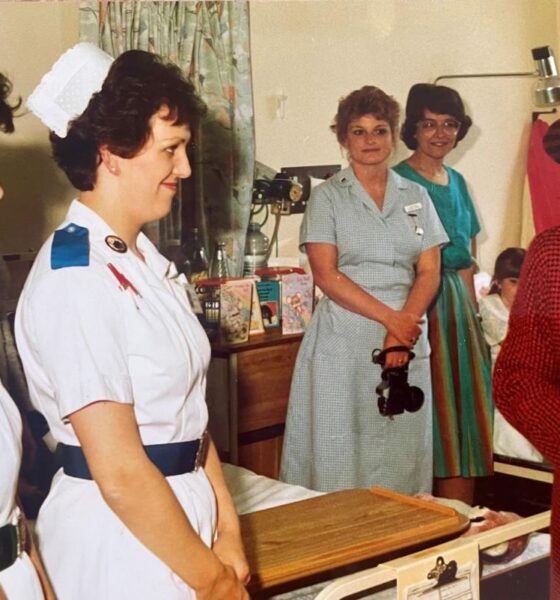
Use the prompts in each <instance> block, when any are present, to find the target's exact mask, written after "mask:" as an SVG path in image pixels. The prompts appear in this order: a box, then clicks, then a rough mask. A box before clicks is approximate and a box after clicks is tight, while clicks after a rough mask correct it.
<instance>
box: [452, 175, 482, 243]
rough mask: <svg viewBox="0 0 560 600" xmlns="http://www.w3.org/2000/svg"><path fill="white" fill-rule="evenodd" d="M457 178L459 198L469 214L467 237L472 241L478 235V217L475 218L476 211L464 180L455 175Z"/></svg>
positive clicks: (460, 176)
mask: <svg viewBox="0 0 560 600" xmlns="http://www.w3.org/2000/svg"><path fill="white" fill-rule="evenodd" d="M457 176H458V178H459V187H460V189H461V197H462V198H463V201H464V204H465V209H466V211H467V212H468V213H469V217H470V232H469V237H470V239H472V238H473V237H475V236H476V235H478V234H479V233H480V221H479V220H478V216H477V214H476V210H475V208H474V202H473V199H472V198H471V195H470V192H469V189H468V187H467V182H466V181H465V178H464V177H463V176H462V175H461V174H460V173H457Z"/></svg>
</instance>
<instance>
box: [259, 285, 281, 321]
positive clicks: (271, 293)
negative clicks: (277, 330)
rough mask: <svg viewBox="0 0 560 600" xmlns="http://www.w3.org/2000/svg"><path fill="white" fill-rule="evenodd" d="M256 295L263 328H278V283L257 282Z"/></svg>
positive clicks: (279, 306)
mask: <svg viewBox="0 0 560 600" xmlns="http://www.w3.org/2000/svg"><path fill="white" fill-rule="evenodd" d="M257 294H258V296H259V304H260V308H261V314H262V321H263V325H264V328H265V329H271V328H273V327H280V308H281V304H280V282H279V281H277V280H269V281H257Z"/></svg>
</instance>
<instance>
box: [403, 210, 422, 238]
mask: <svg viewBox="0 0 560 600" xmlns="http://www.w3.org/2000/svg"><path fill="white" fill-rule="evenodd" d="M420 210H422V202H415V203H414V204H407V205H406V206H405V207H404V212H405V213H406V214H407V215H408V216H409V217H410V218H411V219H413V221H414V233H415V234H416V235H419V236H422V235H424V230H423V229H422V227H420V225H418V221H417V216H418V211H420Z"/></svg>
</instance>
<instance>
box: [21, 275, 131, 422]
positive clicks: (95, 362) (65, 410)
mask: <svg viewBox="0 0 560 600" xmlns="http://www.w3.org/2000/svg"><path fill="white" fill-rule="evenodd" d="M18 310H19V311H21V315H20V332H19V333H20V335H21V336H22V337H24V338H25V342H26V345H27V346H28V347H29V348H31V349H32V350H33V352H34V354H35V359H36V362H37V364H38V365H40V368H41V369H42V370H43V372H44V376H45V377H46V379H47V381H48V385H50V386H51V387H52V391H53V393H54V396H55V400H56V403H57V406H58V410H59V416H60V418H61V419H64V418H65V417H67V416H68V415H69V414H71V413H72V412H75V411H76V410H79V409H80V408H83V407H84V406H87V405H88V404H91V403H92V402H96V401H99V400H112V401H117V402H122V403H126V404H132V403H133V393H132V383H131V380H130V376H129V372H128V361H127V352H126V333H125V325H124V316H123V315H122V314H121V310H120V309H119V302H118V301H117V299H116V298H115V295H114V291H113V290H112V289H111V288H110V286H109V285H108V284H107V283H106V282H105V280H104V279H103V278H102V277H101V276H100V275H99V274H96V273H95V272H94V270H93V268H89V269H81V268H80V269H77V268H67V269H61V270H59V271H54V272H51V273H49V275H48V276H46V277H43V278H42V279H41V280H40V281H38V282H37V283H35V284H34V285H33V286H32V288H31V289H30V290H29V291H28V292H27V293H26V295H25V296H24V298H23V301H22V303H21V304H20V307H19V308H18Z"/></svg>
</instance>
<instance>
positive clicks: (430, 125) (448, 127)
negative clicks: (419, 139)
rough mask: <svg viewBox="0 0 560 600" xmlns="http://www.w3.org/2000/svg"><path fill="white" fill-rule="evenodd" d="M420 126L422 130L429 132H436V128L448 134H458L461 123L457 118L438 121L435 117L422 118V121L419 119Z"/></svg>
mask: <svg viewBox="0 0 560 600" xmlns="http://www.w3.org/2000/svg"><path fill="white" fill-rule="evenodd" d="M418 126H419V127H420V129H421V130H422V131H424V132H426V133H429V134H432V133H434V132H435V131H436V129H442V130H443V132H444V133H446V134H447V135H457V134H458V133H459V128H460V127H461V123H460V122H459V121H456V120H455V119H445V121H443V122H442V123H438V122H437V121H434V119H422V121H418Z"/></svg>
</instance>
